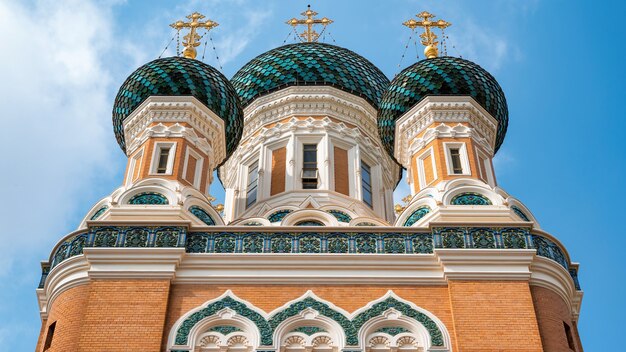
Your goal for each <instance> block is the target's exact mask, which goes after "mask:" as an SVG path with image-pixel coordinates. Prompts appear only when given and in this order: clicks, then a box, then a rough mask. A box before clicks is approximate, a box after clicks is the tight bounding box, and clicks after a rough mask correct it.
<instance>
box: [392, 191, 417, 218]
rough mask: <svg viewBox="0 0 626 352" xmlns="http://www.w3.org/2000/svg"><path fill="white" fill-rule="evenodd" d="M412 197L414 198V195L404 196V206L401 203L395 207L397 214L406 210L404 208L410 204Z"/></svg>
mask: <svg viewBox="0 0 626 352" xmlns="http://www.w3.org/2000/svg"><path fill="white" fill-rule="evenodd" d="M411 199H413V196H412V195H410V194H409V195H407V196H406V197H404V198H402V201H403V202H404V206H402V205H400V204H396V205H395V206H394V207H393V210H394V211H395V212H396V214H400V213H402V212H403V211H404V209H406V208H407V207H408V206H409V205H408V204H409V202H411Z"/></svg>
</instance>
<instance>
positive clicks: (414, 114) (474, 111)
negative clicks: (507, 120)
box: [394, 96, 498, 168]
mask: <svg viewBox="0 0 626 352" xmlns="http://www.w3.org/2000/svg"><path fill="white" fill-rule="evenodd" d="M435 123H441V124H444V125H445V124H448V123H459V124H460V123H468V124H469V129H464V128H459V127H458V125H457V126H455V127H451V128H443V127H441V125H439V126H436V127H435V128H429V127H430V126H431V125H433V124H435ZM497 127H498V121H497V120H496V119H495V118H494V117H492V116H491V115H490V114H489V113H488V112H487V111H486V110H485V109H484V108H483V107H482V106H480V104H478V103H477V102H476V101H475V100H474V98H472V97H468V96H428V97H425V98H424V99H422V101H420V102H419V103H418V104H417V105H415V106H414V107H413V108H411V109H410V110H409V111H407V112H406V113H404V115H402V117H400V118H399V119H398V120H397V121H396V129H395V143H394V156H395V157H396V159H397V160H398V161H399V162H400V163H401V164H402V165H403V166H404V167H405V168H408V167H409V165H410V159H411V156H412V155H413V154H412V152H413V153H414V152H415V151H416V150H418V149H419V146H420V145H425V144H426V143H428V142H430V141H431V140H432V139H434V138H438V137H447V136H455V137H470V138H472V139H473V140H474V141H476V143H477V144H479V145H481V146H482V147H483V148H484V149H485V150H486V151H487V152H488V153H489V154H490V155H493V152H494V148H495V142H496V133H497ZM425 130H426V133H425V134H424V136H422V137H418V136H419V135H420V134H421V133H422V132H424V131H425ZM457 133H458V134H457ZM440 134H441V135H440Z"/></svg>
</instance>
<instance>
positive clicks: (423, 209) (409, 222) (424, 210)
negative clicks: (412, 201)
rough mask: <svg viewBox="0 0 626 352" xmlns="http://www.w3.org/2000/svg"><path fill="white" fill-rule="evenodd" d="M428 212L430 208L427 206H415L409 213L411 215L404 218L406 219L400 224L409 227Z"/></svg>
mask: <svg viewBox="0 0 626 352" xmlns="http://www.w3.org/2000/svg"><path fill="white" fill-rule="evenodd" d="M428 213H430V208H429V207H420V208H417V209H415V211H414V212H412V213H411V215H409V217H408V218H407V219H406V221H405V222H404V224H403V225H402V226H406V227H411V226H413V224H415V223H416V222H417V221H418V220H419V219H421V218H423V217H424V216H426V214H428Z"/></svg>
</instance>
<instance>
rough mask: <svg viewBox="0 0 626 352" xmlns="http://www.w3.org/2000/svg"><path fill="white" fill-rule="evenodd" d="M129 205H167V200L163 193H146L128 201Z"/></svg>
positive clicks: (136, 195)
mask: <svg viewBox="0 0 626 352" xmlns="http://www.w3.org/2000/svg"><path fill="white" fill-rule="evenodd" d="M128 204H132V205H167V204H169V202H168V201H167V198H166V197H165V196H164V195H162V194H161V193H156V192H144V193H139V194H135V195H134V196H132V198H130V199H129V200H128Z"/></svg>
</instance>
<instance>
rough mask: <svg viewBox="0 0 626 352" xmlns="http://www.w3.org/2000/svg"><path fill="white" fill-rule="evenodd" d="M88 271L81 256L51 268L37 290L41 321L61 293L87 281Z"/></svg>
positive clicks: (45, 317) (86, 264) (87, 266)
mask: <svg viewBox="0 0 626 352" xmlns="http://www.w3.org/2000/svg"><path fill="white" fill-rule="evenodd" d="M53 253H54V252H53ZM88 270H89V264H88V263H87V262H86V261H85V258H84V257H83V256H82V255H81V256H77V257H72V258H68V259H66V260H64V261H62V262H61V263H59V264H58V265H57V266H55V267H54V268H52V270H51V271H50V273H48V277H47V278H46V282H45V284H44V287H43V288H39V289H37V302H38V303H39V314H40V316H41V319H47V318H48V313H49V312H50V308H51V307H52V303H53V302H54V301H55V300H56V298H57V297H58V296H59V295H60V294H61V293H63V292H65V291H67V290H69V289H71V288H73V287H76V286H80V285H83V284H86V283H87V282H88V281H89V277H88Z"/></svg>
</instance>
